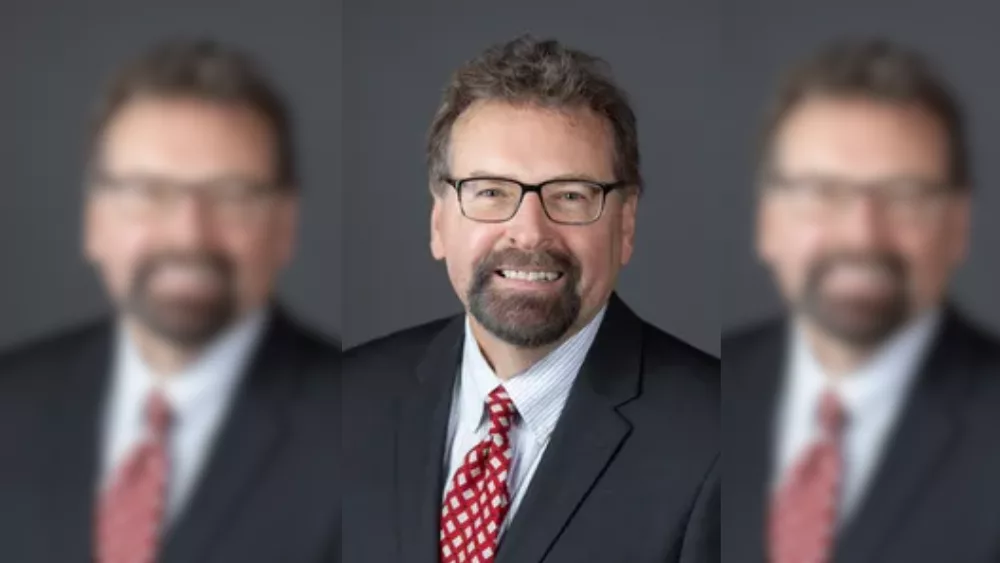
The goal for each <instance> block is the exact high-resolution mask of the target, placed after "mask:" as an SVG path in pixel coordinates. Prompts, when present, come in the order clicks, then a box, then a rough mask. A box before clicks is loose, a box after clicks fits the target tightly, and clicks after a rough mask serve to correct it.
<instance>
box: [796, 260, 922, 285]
mask: <svg viewBox="0 0 1000 563" xmlns="http://www.w3.org/2000/svg"><path fill="white" fill-rule="evenodd" d="M840 266H864V267H869V268H877V269H880V270H882V271H884V272H886V273H888V274H889V275H890V276H891V277H892V278H893V280H894V281H896V282H897V283H902V282H903V281H905V279H906V277H907V274H908V273H909V271H908V268H907V264H906V261H905V260H904V259H903V258H902V256H900V255H898V254H896V253H892V252H878V253H871V252H851V251H842V252H835V253H830V254H827V255H825V256H822V257H820V258H819V259H818V260H816V261H815V262H814V263H813V264H812V266H811V267H810V268H809V273H808V274H807V277H806V285H807V287H809V288H811V289H817V288H818V287H819V285H820V283H821V282H822V281H823V278H825V277H826V276H827V275H829V273H830V272H831V271H833V270H834V269H835V268H837V267H840Z"/></svg>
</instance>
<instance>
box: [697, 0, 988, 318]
mask: <svg viewBox="0 0 1000 563" xmlns="http://www.w3.org/2000/svg"><path fill="white" fill-rule="evenodd" d="M997 10H998V7H997V6H995V5H991V4H989V3H986V2H974V1H967V2H957V3H942V2H934V1H925V0H917V1H913V2H896V1H883V2H866V1H861V0H847V1H842V2H836V3H809V4H803V3H799V2H794V1H789V0H754V1H751V2H739V3H736V2H730V3H727V4H726V8H725V13H726V17H725V18H724V19H723V20H722V21H723V23H724V29H723V32H722V36H723V37H725V38H726V39H725V41H726V42H727V43H728V44H729V45H730V46H731V47H730V48H726V49H725V54H726V55H725V58H726V61H727V64H726V65H725V66H724V72H725V75H726V76H725V79H724V80H725V84H726V85H727V90H728V91H729V92H730V95H728V96H727V97H726V101H725V103H724V104H722V105H721V106H719V108H718V110H719V113H717V114H716V118H715V119H717V120H719V121H722V122H725V124H726V125H725V126H724V127H723V128H722V129H723V131H725V132H726V135H725V137H723V138H721V139H719V142H718V145H719V146H720V147H722V152H721V153H720V154H719V158H720V159H721V160H720V161H719V162H720V163H719V166H718V168H719V170H718V171H717V175H718V176H717V179H716V183H715V184H714V186H712V187H711V188H709V189H711V190H713V191H714V192H715V193H716V197H717V198H718V199H717V200H716V201H717V202H719V204H718V205H716V206H715V207H714V209H715V210H716V212H717V213H718V214H717V216H716V219H715V220H714V221H713V225H714V226H715V228H717V229H718V232H719V234H720V237H721V239H722V242H721V243H720V247H721V248H722V249H723V250H722V251H721V252H722V255H721V256H720V258H721V260H720V263H721V272H720V273H721V276H720V280H721V282H720V284H719V288H718V307H719V310H720V311H721V313H720V319H721V323H722V327H723V330H724V331H725V330H726V329H728V328H735V327H739V326H742V325H745V324H746V323H748V322H751V321H753V320H759V319H761V318H765V317H767V316H769V315H772V314H774V313H775V312H777V311H779V310H780V305H781V302H780V300H779V297H778V294H777V292H776V289H775V286H774V283H773V279H772V277H771V275H770V273H769V272H768V271H767V270H766V269H764V268H763V267H762V266H761V264H760V263H759V261H758V259H757V256H756V254H755V252H754V247H753V244H754V228H755V227H754V221H755V214H754V213H755V211H754V209H755V207H754V205H755V198H754V184H753V181H754V170H755V168H754V167H755V165H756V160H755V159H756V153H755V147H756V145H755V143H756V142H757V136H758V134H759V132H760V129H761V127H762V124H763V120H764V111H765V107H766V106H767V104H768V102H769V101H770V96H771V95H772V94H773V89H774V87H775V84H776V83H777V81H778V80H779V78H780V77H781V76H782V74H783V73H784V72H785V71H786V70H787V69H788V68H789V66H790V65H792V64H793V63H794V62H796V61H797V60H799V59H801V58H802V57H803V56H807V55H808V54H809V53H811V52H813V51H814V50H816V49H817V48H819V47H821V46H822V45H824V44H826V43H828V42H830V41H831V40H835V39H839V38H844V37H871V36H880V37H885V38H887V39H890V40H893V41H898V42H901V43H904V44H906V45H909V46H912V47H914V48H916V49H918V50H920V51H922V52H923V53H924V54H925V55H926V56H927V57H928V58H929V59H930V60H931V62H932V63H934V64H935V66H937V67H938V68H939V69H940V70H941V72H942V74H943V75H944V76H945V78H946V79H948V80H949V82H950V83H951V84H952V86H953V88H954V90H955V92H956V94H957V95H958V97H959V99H960V101H961V102H962V104H963V106H964V109H965V112H966V120H967V127H968V136H969V149H970V154H971V157H972V174H973V182H974V186H973V195H972V240H971V245H970V248H969V255H968V259H967V260H966V262H965V264H964V265H963V266H962V267H961V268H960V269H959V271H958V272H957V275H956V276H955V278H954V283H953V285H952V291H951V292H950V293H951V296H952V297H953V298H954V299H955V301H957V302H958V304H959V305H961V306H962V307H963V309H964V310H966V311H967V312H968V313H969V314H971V315H972V316H973V317H975V318H976V320H979V321H981V322H983V323H984V324H986V325H987V326H988V327H989V328H992V329H994V330H996V329H998V328H1000V300H998V299H997V297H996V290H995V288H996V287H997V284H998V283H1000V259H998V256H997V251H996V247H997V243H998V242H1000V222H997V221H995V220H994V217H996V216H997V214H998V212H1000V194H998V193H997V190H996V189H995V184H996V183H997V178H998V176H1000V165H998V162H997V159H996V158H994V157H993V155H992V154H991V152H992V151H994V150H995V147H996V146H997V145H998V143H1000V106H998V105H997V103H996V100H997V99H998V98H1000V75H997V73H995V72H992V71H990V70H988V69H989V68H990V67H991V66H992V65H993V63H992V59H993V56H994V55H993V54H994V53H996V52H997V50H998V49H1000V37H998V36H997V35H996V33H995V32H994V31H993V30H992V26H993V24H992V23H991V22H993V21H995V18H996V12H997ZM737 45H738V46H739V48H736V47H735V46H737ZM723 202H725V203H723Z"/></svg>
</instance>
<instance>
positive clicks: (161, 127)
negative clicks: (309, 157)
mask: <svg viewBox="0 0 1000 563" xmlns="http://www.w3.org/2000/svg"><path fill="white" fill-rule="evenodd" d="M274 152H275V151H274V149H273V139H272V136H271V131H270V128H269V126H268V124H267V122H266V121H265V120H264V119H263V118H262V117H260V116H259V115H258V114H257V113H256V112H254V111H253V110H251V109H250V108H248V107H246V106H242V105H227V104H222V103H216V102H211V101H205V100H198V99H191V98H164V97H142V98H138V99H135V100H132V101H130V102H128V103H126V104H125V105H124V106H123V107H122V108H121V109H120V110H119V111H118V112H117V113H116V114H115V116H114V117H113V118H112V120H111V121H110V123H109V124H108V127H107V128H106V130H105V132H104V135H103V138H102V139H101V146H100V151H99V158H100V161H101V165H102V166H103V167H104V168H105V169H106V170H107V171H108V172H110V173H116V174H129V173H144V174H158V175H164V176H169V177H172V178H177V179H187V180H199V179H204V178H210V177H216V176H220V175H233V174H238V175H246V176H252V177H259V178H269V177H271V176H273V174H274V170H275V154H274Z"/></svg>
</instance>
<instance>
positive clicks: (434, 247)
mask: <svg viewBox="0 0 1000 563" xmlns="http://www.w3.org/2000/svg"><path fill="white" fill-rule="evenodd" d="M433 196H434V206H433V207H432V208H431V255H432V256H434V259H435V260H444V256H445V252H444V233H443V232H442V229H443V225H442V223H443V221H444V211H445V210H444V198H442V197H441V195H440V194H438V193H433Z"/></svg>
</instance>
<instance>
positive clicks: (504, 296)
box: [467, 248, 582, 349]
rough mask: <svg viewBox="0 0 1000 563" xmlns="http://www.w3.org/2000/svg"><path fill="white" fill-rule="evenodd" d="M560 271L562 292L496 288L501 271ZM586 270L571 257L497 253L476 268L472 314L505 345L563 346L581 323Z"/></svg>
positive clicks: (471, 294) (515, 251) (509, 251)
mask: <svg viewBox="0 0 1000 563" xmlns="http://www.w3.org/2000/svg"><path fill="white" fill-rule="evenodd" d="M527 268H530V269H532V270H542V271H549V272H558V273H560V274H561V278H560V279H559V280H557V281H556V282H539V283H561V284H562V287H561V288H560V290H559V291H558V292H533V291H514V290H503V289H500V288H498V287H496V281H497V277H499V276H500V274H499V270H501V269H508V270H518V269H527ZM579 280H580V266H579V263H578V262H577V261H576V260H574V259H573V258H572V257H571V256H570V255H568V254H565V253H562V252H556V251H551V250H546V251H539V252H526V251H523V250H518V249H514V248H507V249H504V250H500V251H495V252H491V253H490V254H489V255H487V256H486V257H485V258H484V259H483V260H482V261H480V263H479V264H478V265H477V266H476V269H475V272H474V274H473V280H472V284H471V286H470V288H469V291H468V294H467V298H468V299H467V301H468V303H469V312H470V314H471V315H472V317H473V318H475V319H476V321H478V322H479V324H480V325H482V326H483V328H485V329H486V330H488V331H489V332H490V333H491V334H493V335H494V336H496V337H497V338H499V339H500V340H502V341H504V342H506V343H508V344H511V345H513V346H516V347H518V348H525V349H532V348H541V347H544V346H548V345H550V344H553V343H555V342H558V341H559V340H560V339H561V338H563V337H564V336H565V335H566V333H567V332H569V330H570V329H571V328H572V327H573V325H574V324H575V323H576V321H577V318H578V317H579V315H580V308H581V305H582V303H581V301H582V300H581V297H580V295H579V294H578V293H577V285H578V282H579Z"/></svg>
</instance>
